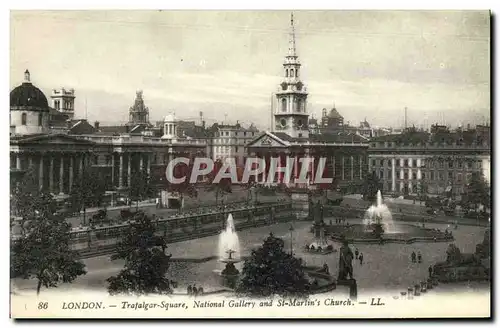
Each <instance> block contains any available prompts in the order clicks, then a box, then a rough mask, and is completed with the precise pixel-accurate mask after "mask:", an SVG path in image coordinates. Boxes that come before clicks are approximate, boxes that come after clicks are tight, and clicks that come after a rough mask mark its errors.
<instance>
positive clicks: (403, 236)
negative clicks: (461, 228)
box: [326, 224, 454, 244]
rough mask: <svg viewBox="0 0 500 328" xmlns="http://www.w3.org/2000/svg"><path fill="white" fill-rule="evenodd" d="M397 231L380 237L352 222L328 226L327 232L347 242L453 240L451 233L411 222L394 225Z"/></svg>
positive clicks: (338, 240)
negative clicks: (346, 224)
mask: <svg viewBox="0 0 500 328" xmlns="http://www.w3.org/2000/svg"><path fill="white" fill-rule="evenodd" d="M395 227H396V228H397V231H398V232H393V233H383V234H382V235H381V236H380V237H378V236H376V235H375V234H374V233H373V231H370V230H367V229H366V226H365V225H364V224H353V225H349V226H340V225H339V226H328V227H327V228H326V229H327V232H328V234H329V235H330V238H331V239H332V240H335V241H337V242H341V241H343V240H344V239H347V241H348V242H349V243H357V244H377V243H401V244H411V243H416V242H429V243H433V242H449V241H452V240H454V237H453V235H452V234H451V233H446V232H443V231H440V230H436V229H429V228H421V227H418V226H415V225H411V224H398V225H395Z"/></svg>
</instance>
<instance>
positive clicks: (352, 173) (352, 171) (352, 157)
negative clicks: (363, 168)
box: [351, 156, 354, 181]
mask: <svg viewBox="0 0 500 328" xmlns="http://www.w3.org/2000/svg"><path fill="white" fill-rule="evenodd" d="M352 180H354V156H351V181H352Z"/></svg>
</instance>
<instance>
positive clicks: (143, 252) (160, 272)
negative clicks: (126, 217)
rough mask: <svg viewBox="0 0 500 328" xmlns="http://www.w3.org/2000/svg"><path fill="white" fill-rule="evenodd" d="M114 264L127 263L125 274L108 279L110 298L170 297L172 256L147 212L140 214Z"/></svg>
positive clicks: (137, 214)
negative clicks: (169, 274) (116, 262)
mask: <svg viewBox="0 0 500 328" xmlns="http://www.w3.org/2000/svg"><path fill="white" fill-rule="evenodd" d="M134 219H135V222H133V223H131V224H130V226H129V227H128V230H127V232H126V234H125V235H124V236H123V239H122V241H120V242H119V243H118V245H117V252H116V254H115V255H113V256H112V257H111V259H112V260H116V259H122V260H125V266H124V268H123V270H121V271H120V273H119V274H118V275H117V276H113V277H110V278H108V279H107V281H108V283H109V286H108V291H109V293H110V294H112V295H115V294H128V295H131V294H132V295H147V294H170V293H172V289H171V288H170V281H169V279H168V278H167V277H166V274H167V271H168V268H169V264H170V258H171V255H166V254H165V249H166V248H167V245H166V239H165V238H164V237H163V236H157V235H156V226H155V224H154V222H153V221H152V219H151V218H150V217H148V216H147V215H146V214H144V213H143V212H137V213H136V215H135V217H134Z"/></svg>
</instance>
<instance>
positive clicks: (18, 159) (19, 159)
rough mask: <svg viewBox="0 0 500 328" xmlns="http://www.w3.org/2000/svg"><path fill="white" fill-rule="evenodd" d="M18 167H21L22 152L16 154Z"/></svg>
mask: <svg viewBox="0 0 500 328" xmlns="http://www.w3.org/2000/svg"><path fill="white" fill-rule="evenodd" d="M16 169H18V170H20V169H21V153H17V154H16Z"/></svg>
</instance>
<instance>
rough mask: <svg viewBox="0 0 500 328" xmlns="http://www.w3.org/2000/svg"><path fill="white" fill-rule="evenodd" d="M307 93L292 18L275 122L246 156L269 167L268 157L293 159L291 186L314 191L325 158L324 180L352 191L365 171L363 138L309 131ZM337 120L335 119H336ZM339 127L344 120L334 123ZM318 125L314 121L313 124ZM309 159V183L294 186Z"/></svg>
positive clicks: (261, 179)
mask: <svg viewBox="0 0 500 328" xmlns="http://www.w3.org/2000/svg"><path fill="white" fill-rule="evenodd" d="M307 97H308V92H307V88H306V86H305V84H304V82H303V81H302V80H301V64H300V62H299V59H298V55H297V52H296V47H295V31H294V23H293V16H292V20H291V32H290V39H289V50H288V54H287V55H286V56H285V60H284V63H283V81H282V83H281V84H280V92H277V93H276V100H277V103H278V104H279V106H277V108H274V111H273V115H274V122H275V124H274V125H273V126H272V128H273V130H272V131H271V132H265V133H263V134H261V135H259V136H258V137H257V138H255V139H254V140H253V141H252V142H250V143H248V144H247V151H248V154H249V156H251V157H258V158H264V159H265V161H266V163H267V164H266V168H269V162H270V158H280V164H284V163H286V157H293V158H294V159H295V162H294V165H293V167H294V169H293V173H292V179H291V180H292V181H291V183H290V187H292V188H295V187H298V188H299V189H300V188H302V187H306V188H316V187H317V186H316V185H315V184H314V181H315V178H316V176H315V173H317V168H318V164H319V162H320V161H319V160H318V159H319V158H326V159H327V161H326V163H325V168H324V171H323V177H328V178H333V181H334V185H337V186H338V188H341V189H343V188H345V189H348V187H350V188H355V186H356V185H359V184H360V182H361V181H362V179H363V178H364V176H365V174H366V170H367V168H368V163H367V160H368V156H367V149H368V144H367V143H366V142H365V139H364V138H362V137H360V136H359V135H357V134H354V133H316V132H317V131H316V130H315V129H312V130H311V129H309V123H310V121H309V113H308V109H307ZM337 118H338V117H337ZM335 122H336V124H342V123H343V121H342V122H341V121H335ZM314 123H315V124H317V121H316V122H314ZM304 157H307V158H310V159H311V161H312V165H310V166H309V167H308V169H307V178H306V180H307V181H308V182H307V183H305V184H304V185H302V184H295V183H294V182H293V180H294V179H293V178H294V177H298V174H299V172H300V170H301V164H300V162H299V159H300V158H304ZM282 177H283V174H282V173H281V174H280V176H278V177H273V178H274V179H273V180H274V181H275V183H281V181H282V180H279V182H278V179H282ZM257 180H258V182H261V183H267V182H268V181H269V177H268V172H264V173H262V174H260V175H259V176H258V177H257Z"/></svg>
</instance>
